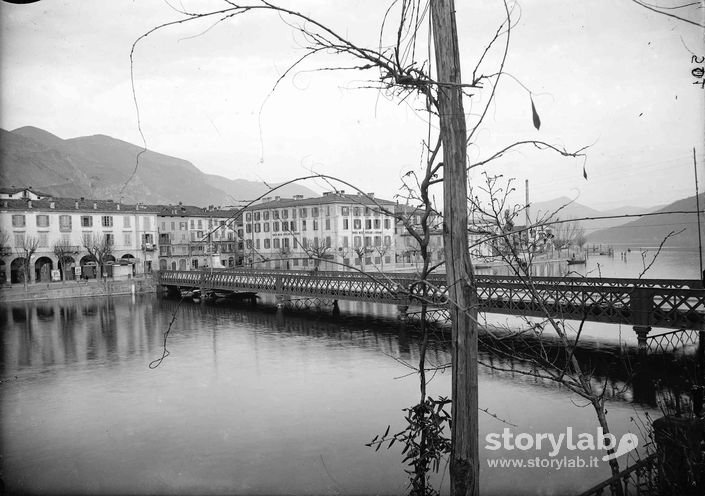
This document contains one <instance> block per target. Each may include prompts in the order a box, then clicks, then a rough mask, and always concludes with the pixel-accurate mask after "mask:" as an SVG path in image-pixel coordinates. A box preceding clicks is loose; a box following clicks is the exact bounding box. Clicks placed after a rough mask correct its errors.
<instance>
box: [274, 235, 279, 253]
mask: <svg viewBox="0 0 705 496" xmlns="http://www.w3.org/2000/svg"><path fill="white" fill-rule="evenodd" d="M279 247H280V242H279V238H274V249H275V250H278V249H279Z"/></svg>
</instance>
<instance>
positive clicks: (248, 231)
mask: <svg viewBox="0 0 705 496" xmlns="http://www.w3.org/2000/svg"><path fill="white" fill-rule="evenodd" d="M245 232H246V233H247V234H249V233H251V232H252V224H245Z"/></svg>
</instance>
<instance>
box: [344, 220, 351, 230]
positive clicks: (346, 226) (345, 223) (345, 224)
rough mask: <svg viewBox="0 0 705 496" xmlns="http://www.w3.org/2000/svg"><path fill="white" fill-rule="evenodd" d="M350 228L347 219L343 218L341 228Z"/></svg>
mask: <svg viewBox="0 0 705 496" xmlns="http://www.w3.org/2000/svg"><path fill="white" fill-rule="evenodd" d="M348 229H350V221H349V220H348V219H343V230H345V231H347V230H348Z"/></svg>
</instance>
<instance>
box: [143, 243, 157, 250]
mask: <svg viewBox="0 0 705 496" xmlns="http://www.w3.org/2000/svg"><path fill="white" fill-rule="evenodd" d="M155 248H156V247H155V246H154V244H152V243H142V251H154V249H155Z"/></svg>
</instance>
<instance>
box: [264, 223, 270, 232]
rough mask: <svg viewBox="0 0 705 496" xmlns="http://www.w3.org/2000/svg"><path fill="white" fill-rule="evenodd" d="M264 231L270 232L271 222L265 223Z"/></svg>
mask: <svg viewBox="0 0 705 496" xmlns="http://www.w3.org/2000/svg"><path fill="white" fill-rule="evenodd" d="M264 232H269V222H265V223H264Z"/></svg>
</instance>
